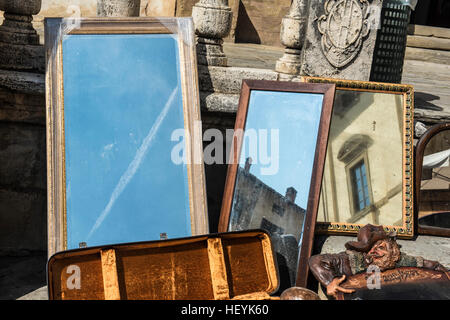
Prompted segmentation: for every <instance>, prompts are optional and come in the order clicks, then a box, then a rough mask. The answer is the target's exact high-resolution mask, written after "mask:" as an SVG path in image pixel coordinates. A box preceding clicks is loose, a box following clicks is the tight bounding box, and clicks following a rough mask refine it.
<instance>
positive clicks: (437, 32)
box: [408, 24, 450, 39]
mask: <svg viewBox="0 0 450 320" xmlns="http://www.w3.org/2000/svg"><path fill="white" fill-rule="evenodd" d="M408 35H414V36H425V37H436V38H445V39H450V29H449V28H438V27H430V26H421V25H417V24H411V25H409V26H408Z"/></svg>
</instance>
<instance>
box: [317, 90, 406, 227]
mask: <svg viewBox="0 0 450 320" xmlns="http://www.w3.org/2000/svg"><path fill="white" fill-rule="evenodd" d="M403 121H404V118H403V95H402V94H391V93H381V92H368V91H356V90H343V89H338V88H337V89H336V95H335V100H334V107H333V114H332V118H331V126H330V134H329V139H328V147H327V156H326V160H325V171H324V176H323V179H322V190H321V195H320V202H319V212H318V216H317V221H321V222H338V223H345V224H361V225H364V224H367V223H370V224H376V225H388V226H401V225H402V223H403V222H402V218H403V198H402V195H403V193H402V182H403V180H402V178H403V177H402V172H403V167H402V152H403Z"/></svg>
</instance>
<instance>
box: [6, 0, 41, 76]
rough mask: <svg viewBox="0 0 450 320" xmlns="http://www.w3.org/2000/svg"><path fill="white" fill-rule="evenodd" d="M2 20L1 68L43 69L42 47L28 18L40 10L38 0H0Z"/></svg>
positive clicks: (30, 19) (39, 1)
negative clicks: (2, 13)
mask: <svg viewBox="0 0 450 320" xmlns="http://www.w3.org/2000/svg"><path fill="white" fill-rule="evenodd" d="M0 10H2V11H4V18H5V19H4V21H3V24H2V26H1V27H0V69H7V70H27V71H39V72H43V71H44V70H45V68H44V66H45V64H44V50H43V47H42V46H40V45H39V36H38V34H37V32H36V30H34V28H33V25H32V24H31V21H32V20H33V17H32V15H35V14H38V13H39V11H40V10H41V0H27V1H20V0H0Z"/></svg>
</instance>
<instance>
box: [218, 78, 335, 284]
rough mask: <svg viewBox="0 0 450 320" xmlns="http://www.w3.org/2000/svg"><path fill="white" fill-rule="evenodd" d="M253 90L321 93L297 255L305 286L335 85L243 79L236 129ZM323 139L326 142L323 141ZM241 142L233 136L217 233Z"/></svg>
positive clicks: (223, 226) (225, 223) (223, 223)
mask: <svg viewBox="0 0 450 320" xmlns="http://www.w3.org/2000/svg"><path fill="white" fill-rule="evenodd" d="M305 85H306V86H305ZM252 90H264V91H278V92H298V93H322V94H323V95H324V98H323V102H322V110H321V117H320V122H319V127H318V134H317V141H316V148H315V150H316V152H315V155H314V165H313V168H312V175H311V182H310V189H309V197H308V204H307V208H306V215H305V221H304V223H303V228H304V229H303V235H302V238H303V241H302V243H301V248H300V255H299V258H298V265H297V276H296V285H297V286H302V287H306V284H307V279H308V272H309V266H308V259H309V257H310V255H311V252H312V246H313V241H314V230H315V224H316V218H317V210H318V207H319V195H320V187H321V183H322V175H323V170H324V164H325V155H326V148H327V143H326V142H327V140H328V134H329V128H330V123H331V113H332V112H331V111H332V108H333V102H334V94H335V85H334V84H321V85H317V84H312V85H307V84H306V83H303V84H301V83H299V82H284V81H268V80H243V81H242V88H241V95H240V98H239V108H238V112H237V115H236V123H235V128H234V130H235V132H236V131H237V130H239V129H243V130H245V123H246V118H247V113H248V106H249V100H250V94H251V91H252ZM324 141H325V143H324ZM241 147H242V143H239V142H238V143H236V139H235V138H233V143H232V153H231V154H230V158H229V162H228V163H229V164H228V170H227V177H226V180H225V190H224V194H223V200H222V208H221V213H220V219H219V232H226V231H228V227H229V220H230V215H231V209H232V201H233V196H234V191H235V182H236V176H237V168H238V165H239V157H240V152H241Z"/></svg>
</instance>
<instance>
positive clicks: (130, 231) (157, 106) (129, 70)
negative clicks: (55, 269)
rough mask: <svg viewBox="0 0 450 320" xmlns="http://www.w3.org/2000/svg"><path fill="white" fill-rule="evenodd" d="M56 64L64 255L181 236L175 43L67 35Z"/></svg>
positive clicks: (184, 209)
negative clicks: (60, 67) (60, 66)
mask: <svg viewBox="0 0 450 320" xmlns="http://www.w3.org/2000/svg"><path fill="white" fill-rule="evenodd" d="M63 63H64V71H63V72H64V108H65V138H66V176H67V181H66V187H67V224H68V227H67V230H68V247H69V248H76V247H78V244H79V242H87V244H88V246H92V245H102V244H110V243H120V242H131V241H144V240H154V239H159V235H160V233H162V232H166V233H167V234H168V236H169V238H175V237H182V236H188V235H190V234H191V230H190V218H189V215H190V214H189V201H188V185H187V170H186V166H185V165H175V164H173V163H172V161H171V158H170V156H171V149H172V147H173V143H171V140H170V135H171V133H172V131H173V130H174V129H177V128H183V127H184V125H183V110H182V95H181V87H180V78H179V71H178V70H179V61H178V46H177V40H176V38H174V37H173V36H172V35H150V34H148V35H69V36H66V37H65V38H64V40H63Z"/></svg>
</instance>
